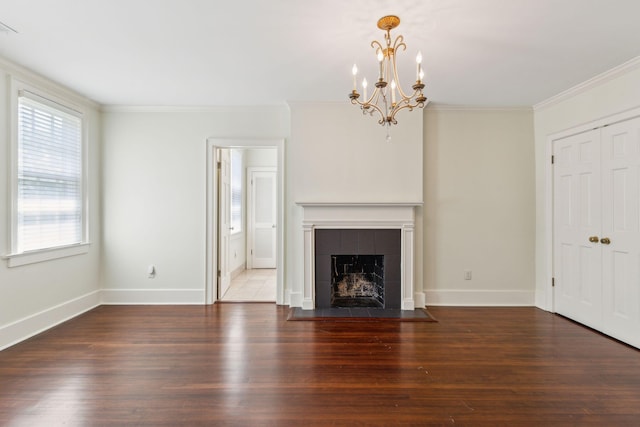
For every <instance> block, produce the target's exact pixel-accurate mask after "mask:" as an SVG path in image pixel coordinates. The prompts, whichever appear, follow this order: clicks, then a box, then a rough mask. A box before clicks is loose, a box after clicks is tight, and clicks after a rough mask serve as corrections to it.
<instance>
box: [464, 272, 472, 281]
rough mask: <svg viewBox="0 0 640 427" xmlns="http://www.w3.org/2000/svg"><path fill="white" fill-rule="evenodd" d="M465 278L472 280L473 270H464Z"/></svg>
mask: <svg viewBox="0 0 640 427" xmlns="http://www.w3.org/2000/svg"><path fill="white" fill-rule="evenodd" d="M464 280H471V270H465V271H464Z"/></svg>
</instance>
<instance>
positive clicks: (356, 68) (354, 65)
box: [351, 64, 358, 76]
mask: <svg viewBox="0 0 640 427" xmlns="http://www.w3.org/2000/svg"><path fill="white" fill-rule="evenodd" d="M351 72H352V73H353V75H354V76H355V75H356V74H358V66H357V65H356V64H353V68H352V69H351Z"/></svg>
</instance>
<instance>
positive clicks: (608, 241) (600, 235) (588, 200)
mask: <svg viewBox="0 0 640 427" xmlns="http://www.w3.org/2000/svg"><path fill="white" fill-rule="evenodd" d="M553 151H554V158H555V163H554V278H555V284H556V286H555V292H554V297H555V310H556V312H558V313H559V314H562V315H565V316H567V317H570V318H572V319H574V320H577V321H579V322H581V323H584V324H586V325H588V326H591V327H593V328H596V329H598V330H600V331H602V332H605V333H607V334H609V335H611V336H613V337H615V338H618V339H620V340H622V341H625V342H627V343H629V344H631V345H634V346H636V347H640V206H639V205H640V118H637V119H633V120H628V121H625V122H620V123H616V124H612V125H610V126H607V127H604V128H601V129H596V130H593V131H590V132H586V133H583V134H579V135H574V136H571V137H568V138H565V139H562V140H559V141H556V142H555V143H554V147H553Z"/></svg>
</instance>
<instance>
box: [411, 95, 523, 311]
mask: <svg viewBox="0 0 640 427" xmlns="http://www.w3.org/2000/svg"><path fill="white" fill-rule="evenodd" d="M424 127H425V153H424V164H425V184H424V185H425V197H424V201H425V208H424V215H425V219H424V222H425V236H424V242H425V244H424V246H425V252H424V266H425V267H424V271H425V288H426V289H425V291H426V301H427V305H532V304H533V300H534V292H533V290H534V258H533V254H534V247H533V239H534V230H535V223H534V212H535V205H534V203H535V198H534V160H533V112H532V111H531V110H528V109H519V110H489V109H486V110H482V109H476V110H473V109H454V108H449V109H447V108H443V107H440V108H438V107H437V106H435V108H434V107H429V108H427V110H426V112H425V124H424ZM465 270H471V272H472V279H471V280H465V279H464V272H465Z"/></svg>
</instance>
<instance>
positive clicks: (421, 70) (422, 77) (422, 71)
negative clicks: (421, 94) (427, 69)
mask: <svg viewBox="0 0 640 427" xmlns="http://www.w3.org/2000/svg"><path fill="white" fill-rule="evenodd" d="M423 79H424V70H423V69H422V68H420V81H422V80H423Z"/></svg>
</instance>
